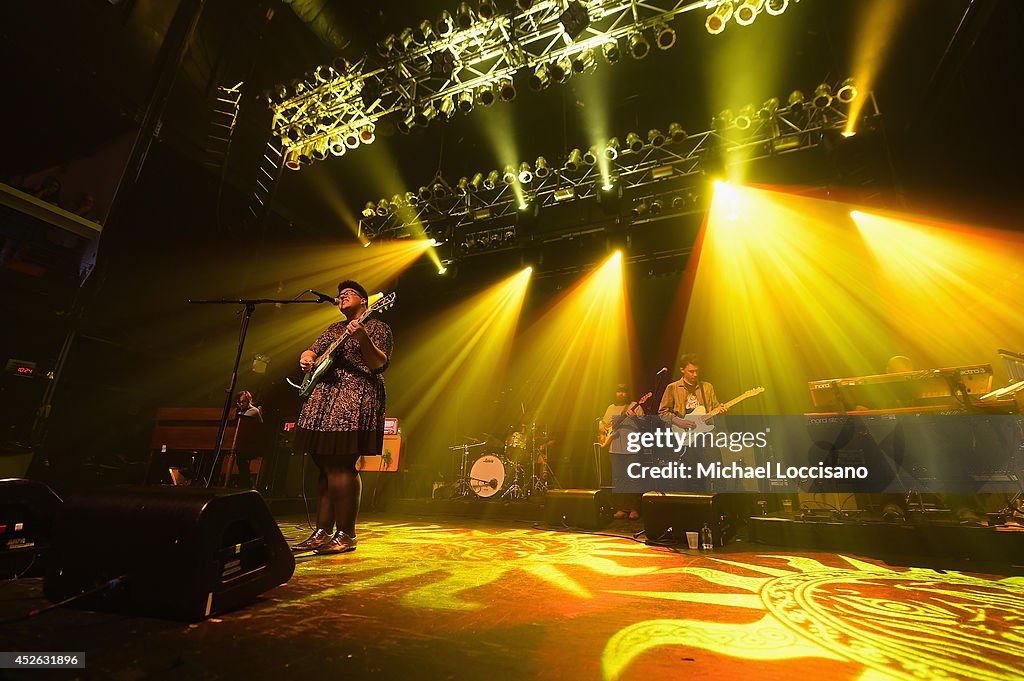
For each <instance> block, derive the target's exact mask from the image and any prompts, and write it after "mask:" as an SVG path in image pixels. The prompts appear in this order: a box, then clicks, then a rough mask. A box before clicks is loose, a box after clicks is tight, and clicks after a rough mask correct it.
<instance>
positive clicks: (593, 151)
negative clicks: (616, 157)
mask: <svg viewBox="0 0 1024 681" xmlns="http://www.w3.org/2000/svg"><path fill="white" fill-rule="evenodd" d="M598 154H600V150H599V149H598V148H597V145H596V144H595V145H594V146H592V147H590V148H589V149H587V150H586V151H585V152H583V162H584V163H586V164H587V165H588V166H592V165H594V164H595V163H597V157H598Z"/></svg>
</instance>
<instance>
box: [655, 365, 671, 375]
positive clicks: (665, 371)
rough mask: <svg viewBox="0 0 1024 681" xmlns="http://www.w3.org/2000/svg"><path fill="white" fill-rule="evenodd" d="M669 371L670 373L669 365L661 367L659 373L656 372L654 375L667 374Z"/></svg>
mask: <svg viewBox="0 0 1024 681" xmlns="http://www.w3.org/2000/svg"><path fill="white" fill-rule="evenodd" d="M667 373H668V367H661V369H659V370H658V373H656V374H654V375H655V376H661V375H662V374H667Z"/></svg>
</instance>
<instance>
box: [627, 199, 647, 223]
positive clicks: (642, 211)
mask: <svg viewBox="0 0 1024 681" xmlns="http://www.w3.org/2000/svg"><path fill="white" fill-rule="evenodd" d="M647 211H648V207H647V203H646V202H644V201H641V202H640V203H637V204H634V205H633V207H632V208H631V209H630V211H629V213H630V215H632V216H633V219H634V220H639V219H640V218H644V217H647Z"/></svg>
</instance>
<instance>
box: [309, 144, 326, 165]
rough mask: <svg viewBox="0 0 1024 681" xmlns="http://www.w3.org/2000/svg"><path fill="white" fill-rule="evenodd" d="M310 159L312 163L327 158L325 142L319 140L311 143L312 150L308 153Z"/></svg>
mask: <svg viewBox="0 0 1024 681" xmlns="http://www.w3.org/2000/svg"><path fill="white" fill-rule="evenodd" d="M309 156H310V158H312V159H313V160H314V161H323V160H324V159H325V158H327V140H325V139H320V140H317V141H316V142H314V143H313V148H312V149H311V150H310V152H309Z"/></svg>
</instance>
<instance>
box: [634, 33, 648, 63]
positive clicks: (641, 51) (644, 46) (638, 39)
mask: <svg viewBox="0 0 1024 681" xmlns="http://www.w3.org/2000/svg"><path fill="white" fill-rule="evenodd" d="M650 52H651V44H650V43H649V42H647V38H645V37H644V34H643V33H634V34H633V35H631V36H629V54H630V56H632V57H633V59H643V58H644V57H646V56H647V55H648V54H650Z"/></svg>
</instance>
